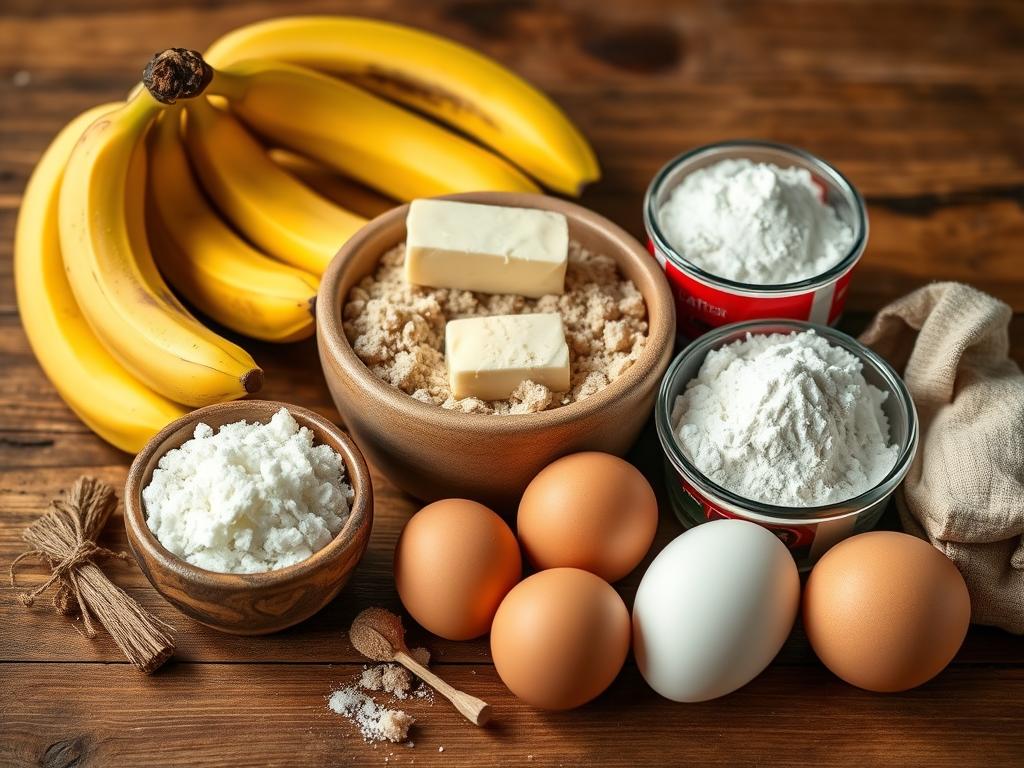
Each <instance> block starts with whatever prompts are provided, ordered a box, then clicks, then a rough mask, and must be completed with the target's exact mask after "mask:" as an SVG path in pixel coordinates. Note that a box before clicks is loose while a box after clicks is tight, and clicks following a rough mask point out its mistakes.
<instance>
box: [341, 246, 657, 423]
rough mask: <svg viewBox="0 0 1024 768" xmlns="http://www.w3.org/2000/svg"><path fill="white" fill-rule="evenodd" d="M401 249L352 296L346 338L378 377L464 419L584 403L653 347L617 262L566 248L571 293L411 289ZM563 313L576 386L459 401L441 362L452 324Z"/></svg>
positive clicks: (529, 388)
mask: <svg viewBox="0 0 1024 768" xmlns="http://www.w3.org/2000/svg"><path fill="white" fill-rule="evenodd" d="M404 260H405V248H404V246H402V245H399V246H396V247H395V248H393V249H391V250H390V251H388V252H387V253H385V254H384V256H383V257H381V261H380V264H379V265H378V267H377V270H376V272H375V273H374V274H373V275H372V276H368V277H366V278H364V279H363V280H362V281H361V282H360V283H359V285H357V286H356V287H354V288H353V289H352V291H351V292H350V293H349V297H348V302H347V303H346V305H345V310H344V321H345V322H344V325H345V334H346V336H347V337H348V340H349V342H350V343H351V344H352V348H353V349H354V350H355V352H356V354H357V355H358V356H359V358H360V359H361V360H362V361H363V362H364V363H365V364H366V366H367V367H368V368H369V369H370V370H371V371H372V372H373V373H374V374H375V375H376V376H377V377H379V378H381V379H383V380H384V381H386V382H388V383H389V384H391V385H392V386H394V387H397V388H398V389H400V390H402V391H403V392H405V393H406V394H408V395H411V396H412V397H415V398H416V399H417V400H422V401H423V402H425V403H433V404H434V405H439V406H441V407H442V408H448V409H451V410H457V411H463V412H465V413H486V414H517V413H535V412H537V411H544V410H548V409H551V408H558V407H559V406H562V405H567V404H569V403H572V402H574V401H577V400H583V399H585V398H587V397H589V396H590V395H593V394H595V393H596V392H599V391H600V390H602V389H604V388H605V387H606V386H608V384H609V383H611V382H612V381H614V380H615V379H617V378H618V377H619V376H621V375H622V374H623V373H624V372H625V371H626V370H627V369H628V368H629V367H630V366H631V365H633V363H635V362H636V360H637V358H638V357H639V356H640V353H641V352H642V351H643V348H644V344H645V343H646V341H647V306H646V304H645V302H644V299H643V296H642V295H641V293H640V291H639V290H638V289H637V287H636V286H635V285H634V284H633V283H632V281H630V280H627V279H625V278H623V276H622V275H621V274H620V273H619V270H618V266H617V265H616V263H615V260H614V259H612V258H611V257H610V256H605V255H603V254H594V253H590V252H589V251H587V250H585V249H584V248H582V247H581V246H580V245H579V244H578V243H570V245H569V264H568V268H567V270H566V276H565V293H564V294H562V295H561V296H556V295H549V296H543V297H541V298H539V299H527V298H524V297H523V296H516V295H511V294H485V293H473V292H471V291H461V290H454V289H447V288H424V287H420V286H411V285H409V284H407V283H406V282H405V275H404V271H403V268H402V265H403V263H404ZM532 312H557V313H558V314H560V315H561V316H562V322H563V324H564V326H565V336H566V341H567V342H568V345H569V362H570V367H571V376H572V378H571V382H570V388H569V390H568V391H567V392H552V391H551V390H549V389H548V388H547V387H545V386H542V385H540V384H536V383H534V382H531V381H527V382H523V383H522V384H521V385H520V386H519V388H518V389H517V390H516V391H515V392H514V393H513V394H512V396H511V397H510V398H509V399H508V400H498V401H491V402H484V401H482V400H479V399H477V398H474V397H467V398H463V399H461V400H456V399H455V398H454V397H452V395H451V392H450V390H449V388H448V371H447V365H446V363H445V358H444V351H443V350H444V328H445V322H446V321H447V320H453V319H456V318H462V317H480V316H487V315H513V314H528V313H532Z"/></svg>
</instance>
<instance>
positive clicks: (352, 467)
mask: <svg viewBox="0 0 1024 768" xmlns="http://www.w3.org/2000/svg"><path fill="white" fill-rule="evenodd" d="M281 408H287V409H288V410H289V411H290V412H291V414H292V416H293V417H294V418H295V420H296V421H297V422H298V423H299V425H300V426H304V427H308V428H309V429H311V430H312V431H313V434H314V436H315V441H316V442H317V443H323V444H326V445H329V446H331V448H333V449H334V450H336V451H337V452H338V453H339V454H341V457H342V459H343V460H344V462H345V474H346V477H345V480H346V482H347V483H348V484H349V485H350V486H352V490H353V492H354V497H353V499H352V508H351V510H350V512H349V517H348V520H347V521H346V522H345V526H344V527H343V528H342V529H341V531H339V532H338V535H337V536H335V537H334V539H333V540H331V542H330V543H329V544H328V545H327V546H326V547H324V548H323V549H321V550H320V551H319V552H315V553H314V554H313V555H312V556H311V557H309V558H308V559H306V560H303V561H302V562H300V563H296V564H295V565H290V566H288V567H286V568H281V569H279V570H276V571H266V572H264V573H244V574H236V573H217V572H215V571H208V570H206V569H205V568H198V567H196V566H194V565H192V564H190V563H187V562H185V561H184V560H182V559H181V558H180V557H178V556H177V555H174V554H172V553H171V552H170V551H168V550H167V549H166V548H165V547H164V546H163V545H162V544H161V543H160V542H159V541H157V539H156V536H154V535H153V532H152V531H151V530H150V529H149V525H147V523H146V513H145V510H144V508H143V503H142V489H143V488H145V487H146V486H147V485H148V484H149V481H150V479H151V478H152V476H153V470H154V469H155V468H156V466H157V463H158V462H159V461H160V458H161V457H162V456H163V455H164V454H165V453H167V452H168V451H170V450H172V449H174V448H177V447H179V446H180V445H181V444H182V443H184V442H185V441H186V440H189V439H190V438H191V437H192V433H193V432H194V430H195V427H196V425H197V424H198V423H199V422H205V423H206V424H209V425H210V426H211V427H213V428H214V429H216V428H218V427H221V426H223V425H225V424H231V423H233V422H236V421H241V420H243V419H244V420H246V421H259V422H263V423H266V422H267V421H269V420H270V417H271V416H273V415H274V414H275V413H276V412H277V411H278V410H280V409H281ZM124 522H125V528H126V529H127V532H128V543H129V545H130V546H131V549H132V554H134V555H135V559H136V560H137V561H138V563H139V567H140V568H141V569H142V572H143V573H144V574H146V578H148V579H149V581H150V583H151V584H152V585H153V587H154V588H155V589H156V591H157V592H159V593H160V594H161V595H163V596H164V597H165V598H166V599H167V600H168V601H169V602H170V603H171V604H172V605H173V606H174V607H175V608H177V609H178V610H179V611H181V612H182V613H184V614H185V615H187V616H191V617H192V618H193V619H195V620H196V621H199V622H201V623H203V624H205V625H207V626H208V627H212V628H213V629H217V630H220V631H221V632H228V633H231V634H234V635H265V634H268V633H270V632H277V631H279V630H282V629H285V628H287V627H290V626H292V625H293V624H298V623H299V622H300V621H304V620H305V619H308V618H309V617H310V616H312V615H313V614H314V613H316V612H317V611H319V610H320V609H321V608H323V607H324V606H325V605H327V603H329V602H330V601H331V600H333V599H334V597H335V596H336V595H337V594H338V592H339V590H341V588H342V587H343V586H345V583H346V582H347V581H348V578H349V576H350V575H351V573H352V571H353V569H354V568H355V567H356V564H357V563H358V562H359V560H360V558H362V556H363V552H365V551H366V545H367V543H368V542H369V540H370V528H371V527H372V525H373V489H372V486H371V485H370V472H369V470H368V469H367V467H366V462H365V461H364V460H363V457H362V454H361V453H360V452H359V449H358V448H357V447H356V445H355V443H354V442H352V439H351V438H349V437H348V435H346V434H345V433H344V432H342V431H341V430H340V429H339V428H338V427H337V426H335V425H334V424H332V423H331V422H330V421H328V420H327V419H325V418H324V417H323V416H320V415H319V414H316V413H313V412H312V411H309V410H306V409H305V408H298V407H296V406H294V405H286V404H285V403H276V402H270V401H265V400H239V401H237V402H232V403H221V404H218V405H210V406H207V407H205V408H200V409H198V410H196V411H193V412H192V413H190V414H188V415H187V416H183V417H182V418H180V419H178V420H177V421H175V422H173V423H171V424H169V425H168V426H166V427H165V428H164V429H163V430H162V431H161V432H159V433H158V434H157V435H156V436H154V437H153V439H152V440H150V441H149V443H147V444H146V446H145V448H143V449H142V451H141V452H140V453H139V454H138V456H136V457H135V461H133V462H132V466H131V469H129V470H128V481H127V483H126V484H125V491H124Z"/></svg>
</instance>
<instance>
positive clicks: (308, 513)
mask: <svg viewBox="0 0 1024 768" xmlns="http://www.w3.org/2000/svg"><path fill="white" fill-rule="evenodd" d="M142 499H143V502H144V505H145V509H146V522H147V523H148V524H149V527H150V529H151V530H152V531H153V533H154V534H155V535H156V537H157V539H159V541H160V543H161V544H163V545H164V546H165V547H167V549H169V550H170V551H171V552H173V553H174V554H175V555H178V556H179V557H182V558H184V559H185V560H187V561H188V562H189V563H192V564H193V565H196V566H199V567H200V568H206V569H207V570H211V571H219V572H225V573H255V572H259V571H270V570H275V569H277V568H283V567H285V566H287V565H291V564H293V563H297V562H300V561H301V560H305V559H306V558H307V557H309V556H310V555H312V554H313V553H314V552H316V551H318V550H320V549H322V548H323V547H324V546H326V545H327V543H328V542H329V541H330V540H331V539H332V538H333V537H334V536H335V535H336V534H337V533H338V532H339V531H340V530H341V529H342V526H344V524H345V520H346V519H347V518H348V514H349V503H350V501H351V499H352V489H351V487H349V486H348V485H347V484H346V483H345V465H344V461H343V460H342V458H341V456H339V455H338V453H337V452H336V451H334V450H333V449H332V448H331V447H330V446H328V445H313V433H312V432H311V431H310V430H309V429H307V428H306V427H300V426H299V425H298V423H296V421H295V419H294V418H293V417H292V415H291V414H290V413H289V412H288V411H287V409H284V408H282V409H281V410H279V411H278V412H277V413H276V414H274V416H273V417H272V418H271V419H270V421H269V423H267V424H260V423H246V422H244V421H239V422H236V423H234V424H227V425H225V426H223V427H221V428H220V430H219V431H217V432H214V430H213V428H212V427H210V426H209V425H207V424H199V425H198V426H196V428H195V432H194V437H193V438H192V439H191V440H189V441H187V442H186V443H184V444H183V445H182V446H181V447H180V448H177V449H175V450H172V451H168V452H167V453H166V454H165V455H164V456H163V457H162V458H161V459H160V463H159V465H158V466H157V468H156V469H155V470H154V471H153V479H152V480H151V481H150V483H149V485H147V486H146V488H144V489H143V491H142Z"/></svg>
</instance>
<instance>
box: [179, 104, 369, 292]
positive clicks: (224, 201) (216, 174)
mask: <svg viewBox="0 0 1024 768" xmlns="http://www.w3.org/2000/svg"><path fill="white" fill-rule="evenodd" d="M185 113H186V114H185V118H186V119H185V141H186V144H187V145H188V149H189V154H190V155H191V157H192V162H193V165H194V167H195V169H196V172H197V174H198V176H199V179H200V180H201V181H202V184H203V187H204V188H205V189H206V191H207V192H208V193H209V195H210V197H211V198H212V199H213V202H214V203H215V205H216V206H217V208H219V209H220V211H221V213H223V214H224V215H225V216H226V217H227V218H228V219H229V220H230V221H231V223H232V224H234V226H235V228H236V229H238V230H239V231H240V232H241V233H242V234H243V235H245V237H246V238H248V239H249V240H250V241H251V242H252V243H253V244H255V245H256V246H258V247H259V248H260V249H262V250H263V251H264V252H265V253H267V254H269V255H271V256H273V257H275V258H277V259H279V260H281V261H283V262H285V263H286V264H291V265H292V266H293V267H298V268H299V269H304V270H306V271H307V272H312V273H313V274H315V275H321V274H323V272H324V270H325V269H326V268H327V265H328V264H329V263H330V261H331V259H332V258H334V254H335V253H337V252H338V248H340V247H341V245H342V244H343V243H344V242H345V241H346V240H348V238H349V237H351V236H352V235H353V234H354V233H355V232H356V230H358V229H359V228H360V227H361V226H362V225H363V224H365V223H366V219H364V218H362V217H361V216H356V215H355V214H353V213H350V212H349V211H346V210H345V209H343V208H340V207H338V206H337V205H335V204H334V203H332V202H330V201H329V200H327V199H325V198H323V197H321V196H320V195H318V194H317V193H316V192H314V191H313V190H312V189H310V188H309V187H307V186H306V185H305V184H303V183H302V182H301V181H299V180H298V179H296V178H295V177H294V176H292V175H291V174H289V173H288V172H287V171H285V170H283V169H282V168H280V167H278V166H277V165H275V164H274V162H273V161H272V160H271V159H270V157H269V155H268V154H267V151H266V150H265V149H264V148H263V146H262V145H261V144H260V143H259V142H258V141H257V140H256V139H255V138H254V137H253V136H252V135H251V134H250V133H249V132H248V131H247V130H246V129H245V128H244V127H243V126H242V125H241V124H240V123H239V122H238V120H236V119H235V118H234V117H232V116H231V115H230V114H228V113H227V112H222V111H221V110H218V109H216V108H214V107H213V106H212V105H210V104H209V103H208V102H207V101H206V100H205V99H204V98H201V97H200V98H198V99H195V100H193V101H190V102H189V103H188V105H187V106H186V108H185Z"/></svg>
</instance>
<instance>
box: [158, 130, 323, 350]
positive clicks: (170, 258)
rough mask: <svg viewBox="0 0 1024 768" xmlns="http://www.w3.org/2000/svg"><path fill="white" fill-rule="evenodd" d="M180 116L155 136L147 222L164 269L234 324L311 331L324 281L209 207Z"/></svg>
mask: <svg viewBox="0 0 1024 768" xmlns="http://www.w3.org/2000/svg"><path fill="white" fill-rule="evenodd" d="M180 118H181V115H180V113H179V112H178V111H176V110H175V111H170V112H167V113H165V114H164V115H163V116H162V117H161V119H160V121H159V123H158V124H157V125H156V127H155V129H154V130H153V131H152V134H151V136H150V137H149V138H150V142H149V171H150V173H149V179H150V183H149V188H148V192H149V200H150V203H151V204H150V208H149V211H148V213H149V217H148V221H149V224H150V232H151V233H152V235H153V237H151V238H150V242H151V244H152V248H153V255H154V256H155V257H156V262H157V266H159V267H160V271H161V272H162V273H163V274H164V275H165V276H166V277H167V279H168V280H169V281H170V283H171V284H172V285H173V286H174V287H175V288H177V289H178V290H179V291H181V293H182V295H184V296H185V298H186V299H188V300H189V301H190V302H191V303H192V304H193V305H194V306H195V307H197V308H198V309H200V310H201V311H202V312H204V313H205V314H207V315H209V316H210V317H212V318H213V319H214V320H216V321H217V322H219V323H221V324H223V325H225V326H227V327H228V328H231V329H232V330H235V331H238V332H239V333H243V334H245V335H246V336H252V337H254V338H257V339H263V340H265V341H277V342H283V341H294V340H297V339H304V338H307V337H309V336H311V335H312V334H313V330H314V328H315V326H314V320H313V302H314V300H315V299H316V291H317V286H318V285H319V282H320V281H319V280H318V279H317V278H316V277H314V276H313V275H311V274H309V273H308V272H303V271H301V270H299V269H295V268H294V267H289V266H287V265H285V264H282V263H280V262H278V261H274V260H273V259H269V258H267V257H266V256H264V255H263V254H262V253H260V252H259V251H257V250H256V249H255V248H253V247H252V246H250V245H249V244H248V243H247V242H245V241H244V240H242V239H241V238H240V237H239V236H238V235H236V234H235V232H234V231H233V230H232V229H230V228H229V227H228V226H227V225H225V224H224V222H223V221H221V219H220V218H219V217H218V216H217V214H215V213H214V212H213V211H212V210H211V209H210V206H209V203H207V201H206V197H205V195H204V194H203V191H202V190H201V189H200V188H199V186H198V184H197V183H196V181H195V179H194V177H193V175H192V169H191V168H190V167H189V162H188V156H187V155H186V153H185V148H184V147H183V146H182V144H181V138H180V133H179V127H180V123H181V120H180Z"/></svg>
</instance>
